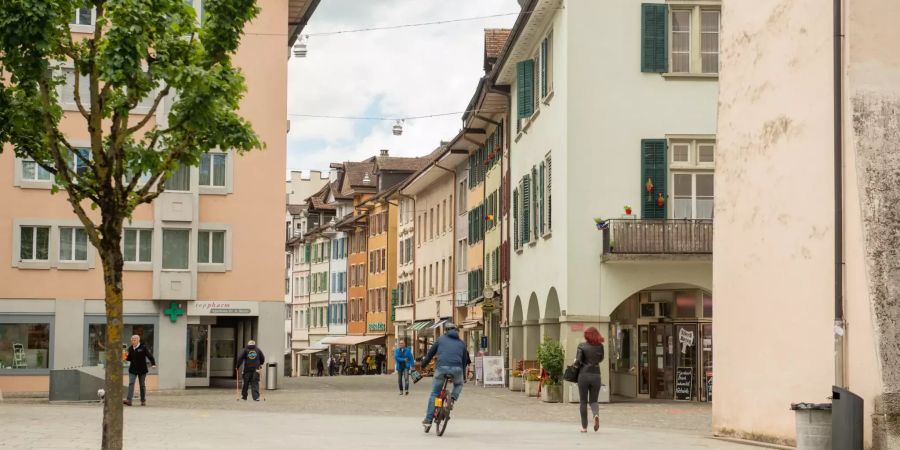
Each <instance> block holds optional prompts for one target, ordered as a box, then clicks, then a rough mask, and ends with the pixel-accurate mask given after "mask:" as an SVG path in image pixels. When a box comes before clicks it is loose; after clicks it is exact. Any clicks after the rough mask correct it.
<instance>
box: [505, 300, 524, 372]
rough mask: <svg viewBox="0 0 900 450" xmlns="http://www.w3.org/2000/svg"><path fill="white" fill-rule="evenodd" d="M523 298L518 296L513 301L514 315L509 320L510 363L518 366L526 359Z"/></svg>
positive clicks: (513, 366) (512, 365)
mask: <svg viewBox="0 0 900 450" xmlns="http://www.w3.org/2000/svg"><path fill="white" fill-rule="evenodd" d="M522 320H523V317H522V299H521V298H520V297H519V296H516V299H515V301H513V307H512V316H511V318H510V321H509V358H510V361H509V365H510V367H512V368H515V367H516V363H518V362H519V361H521V360H523V359H525V358H524V356H525V343H524V337H525V334H524V330H523V328H522Z"/></svg>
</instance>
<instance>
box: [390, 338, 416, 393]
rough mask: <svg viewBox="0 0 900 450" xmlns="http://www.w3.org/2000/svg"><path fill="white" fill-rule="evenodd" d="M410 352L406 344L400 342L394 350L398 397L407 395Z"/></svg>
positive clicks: (412, 361)
mask: <svg viewBox="0 0 900 450" xmlns="http://www.w3.org/2000/svg"><path fill="white" fill-rule="evenodd" d="M413 363H415V360H414V359H413V354H412V351H410V350H409V348H407V347H406V342H404V341H400V343H399V344H398V346H397V348H395V349H394V369H396V370H397V385H398V386H399V387H400V395H404V394H405V395H409V370H410V369H412V366H413Z"/></svg>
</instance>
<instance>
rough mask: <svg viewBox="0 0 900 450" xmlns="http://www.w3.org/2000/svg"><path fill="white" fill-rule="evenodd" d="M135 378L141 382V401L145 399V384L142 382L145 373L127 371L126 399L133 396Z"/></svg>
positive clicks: (129, 399) (144, 378) (145, 377)
mask: <svg viewBox="0 0 900 450" xmlns="http://www.w3.org/2000/svg"><path fill="white" fill-rule="evenodd" d="M135 378H137V379H138V382H139V383H140V384H141V401H142V402H144V401H147V385H145V384H144V381H145V380H146V379H147V374H146V373H131V372H128V401H129V402H130V401H131V399H133V398H134V379H135Z"/></svg>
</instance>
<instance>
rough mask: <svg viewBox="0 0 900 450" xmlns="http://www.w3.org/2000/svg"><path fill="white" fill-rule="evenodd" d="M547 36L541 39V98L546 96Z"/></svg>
mask: <svg viewBox="0 0 900 450" xmlns="http://www.w3.org/2000/svg"><path fill="white" fill-rule="evenodd" d="M548 44H549V43H548V42H547V38H544V40H543V41H541V98H543V97H546V96H547V53H548V52H547V50H548V49H547V45H548Z"/></svg>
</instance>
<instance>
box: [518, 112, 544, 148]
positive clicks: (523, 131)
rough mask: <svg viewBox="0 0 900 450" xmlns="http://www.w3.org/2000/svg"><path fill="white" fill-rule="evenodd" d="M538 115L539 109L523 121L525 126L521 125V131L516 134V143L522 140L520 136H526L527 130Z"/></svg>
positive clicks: (539, 113)
mask: <svg viewBox="0 0 900 450" xmlns="http://www.w3.org/2000/svg"><path fill="white" fill-rule="evenodd" d="M539 115H541V110H540V108H538V109H537V110H535V111H534V113H532V114H531V117H529V118H528V120H526V121H525V124H524V125H522V129H521V130H519V132H518V134H516V139H515V141H516V142H519V139H522V136H524V135H526V134H528V129H529V128H531V124H532V123H534V121H535V119H537V117H538V116H539Z"/></svg>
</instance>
